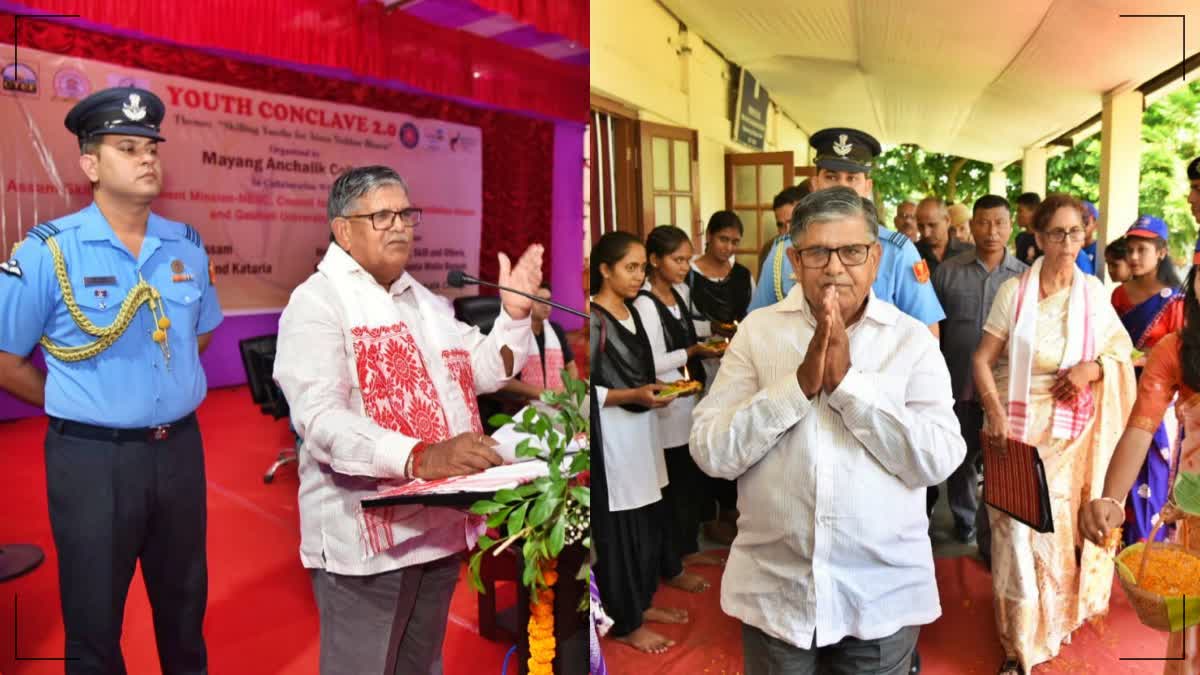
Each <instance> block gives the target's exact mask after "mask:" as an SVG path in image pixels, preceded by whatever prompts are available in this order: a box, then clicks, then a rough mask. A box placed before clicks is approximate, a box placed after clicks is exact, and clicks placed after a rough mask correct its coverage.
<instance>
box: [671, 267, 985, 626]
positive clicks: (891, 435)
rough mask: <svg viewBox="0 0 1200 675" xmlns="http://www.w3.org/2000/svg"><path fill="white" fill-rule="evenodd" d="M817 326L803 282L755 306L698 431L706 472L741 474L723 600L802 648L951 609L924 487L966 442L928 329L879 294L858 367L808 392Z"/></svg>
mask: <svg viewBox="0 0 1200 675" xmlns="http://www.w3.org/2000/svg"><path fill="white" fill-rule="evenodd" d="M815 330H816V321H815V319H814V316H813V313H812V311H811V310H810V308H809V306H808V303H807V301H806V300H805V298H804V295H803V290H802V288H801V287H800V286H799V285H797V286H796V287H795V288H793V289H792V291H791V292H790V293H789V294H788V296H787V297H786V298H785V299H784V300H783V301H782V302H780V303H778V304H775V305H772V306H770V307H765V308H762V309H759V310H757V311H755V312H752V313H751V314H750V315H749V316H748V317H747V318H746V320H745V321H744V322H743V323H742V324H741V326H740V330H739V331H738V333H737V336H736V337H735V338H734V339H733V341H732V343H731V344H730V346H729V349H728V350H727V352H726V354H725V356H724V358H723V359H722V360H721V366H720V369H719V371H718V372H717V377H716V380H715V381H714V383H713V386H712V389H711V391H710V392H709V393H708V395H707V396H706V397H705V398H704V399H703V400H702V401H701V402H700V403H699V404H698V405H697V407H696V410H695V419H694V424H693V427H692V435H691V451H692V456H693V457H694V458H695V460H696V462H697V464H698V465H699V466H700V468H701V469H702V470H704V471H705V472H706V473H708V474H710V475H712V476H716V477H719V478H727V479H736V480H737V481H738V510H739V512H740V514H741V515H740V517H739V519H738V534H737V539H736V540H735V541H734V543H733V547H732V549H731V551H730V555H729V559H728V563H727V564H726V567H725V573H724V578H723V580H722V588H721V607H722V609H723V610H724V611H725V613H727V614H729V615H731V616H734V617H737V618H738V619H740V620H742V621H743V622H745V623H747V624H750V625H752V626H755V627H757V628H759V629H760V630H762V631H764V632H766V633H767V634H769V635H772V636H774V637H776V638H779V639H781V640H784V641H786V642H788V643H790V644H792V645H795V646H797V647H800V648H803V649H808V648H810V647H812V645H813V644H814V640H815V644H816V645H817V646H819V647H820V646H826V645H830V644H834V643H836V642H838V641H839V640H841V639H842V638H844V637H847V636H853V637H856V638H859V639H863V640H871V639H877V638H881V637H886V636H888V635H891V634H893V633H895V632H896V631H897V630H899V629H901V628H903V627H905V626H914V625H923V624H927V623H930V622H932V621H934V620H935V619H937V617H938V616H940V614H941V606H940V604H939V602H938V592H937V584H936V581H935V579H934V570H933V554H932V549H931V544H930V540H929V535H928V526H929V523H928V519H927V517H926V514H925V488H926V487H927V486H930V485H936V484H938V483H940V482H942V481H943V480H945V479H946V477H947V476H949V475H950V473H951V472H952V471H953V470H954V469H955V468H957V467H958V465H959V464H960V463H961V462H962V460H963V457H964V455H965V453H966V446H965V444H964V443H963V439H962V437H961V435H960V432H959V426H958V421H957V419H956V418H955V416H954V412H953V403H954V402H953V399H952V397H951V391H950V376H949V373H948V372H947V370H946V363H945V361H944V360H943V359H942V354H941V352H940V351H939V349H938V343H937V341H936V340H935V339H934V338H933V336H932V335H931V334H930V332H929V329H928V328H927V327H925V326H924V325H922V324H921V323H919V322H918V321H916V320H915V319H912V318H910V317H908V316H906V315H904V314H903V313H901V312H900V311H899V310H898V309H896V307H894V306H892V305H890V304H888V303H886V302H884V301H882V300H879V299H878V298H876V297H875V295H874V293H872V294H871V296H870V297H869V299H868V302H867V308H866V311H865V312H864V315H863V317H862V318H861V319H860V320H859V321H858V322H856V323H855V324H854V325H852V326H850V327H849V328H848V334H849V339H850V370H849V372H848V373H847V374H846V376H845V378H844V379H843V380H842V382H841V385H840V386H839V387H838V388H837V389H836V390H834V391H833V392H832V393H831V394H828V395H827V394H824V393H821V394H818V395H817V396H816V397H814V398H813V399H812V400H809V399H808V398H807V397H806V396H805V395H804V393H803V391H802V390H801V389H800V385H799V383H798V382H797V379H796V369H797V368H798V367H799V365H800V363H801V362H802V361H803V360H804V354H805V350H806V349H807V347H808V343H809V341H810V340H811V339H812V336H813V334H814V332H815Z"/></svg>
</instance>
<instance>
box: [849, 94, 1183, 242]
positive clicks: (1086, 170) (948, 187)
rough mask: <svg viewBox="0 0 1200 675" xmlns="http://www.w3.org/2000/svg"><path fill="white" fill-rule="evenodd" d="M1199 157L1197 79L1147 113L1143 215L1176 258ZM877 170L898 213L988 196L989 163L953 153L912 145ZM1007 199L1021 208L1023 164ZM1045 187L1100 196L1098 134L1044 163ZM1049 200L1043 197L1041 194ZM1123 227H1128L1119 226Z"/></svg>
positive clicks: (884, 158) (1012, 174) (1013, 168)
mask: <svg viewBox="0 0 1200 675" xmlns="http://www.w3.org/2000/svg"><path fill="white" fill-rule="evenodd" d="M1197 155H1200V81H1192V82H1191V84H1189V85H1188V86H1186V87H1182V88H1180V89H1178V90H1177V91H1175V92H1172V93H1171V94H1170V95H1168V96H1166V97H1164V98H1162V99H1160V100H1159V101H1156V102H1155V103H1154V105H1151V106H1150V107H1149V108H1147V109H1146V112H1145V114H1144V115H1143V116H1142V161H1141V167H1140V168H1141V181H1140V185H1139V195H1138V212H1139V214H1148V215H1153V216H1158V217H1160V218H1162V219H1163V220H1165V221H1166V222H1167V225H1168V227H1169V228H1170V232H1171V240H1170V244H1171V255H1172V256H1173V257H1174V258H1176V259H1177V260H1183V261H1189V260H1190V259H1191V251H1192V248H1193V246H1195V243H1196V238H1197V227H1196V221H1195V219H1194V218H1192V215H1191V210H1190V209H1189V208H1188V204H1187V193H1188V181H1187V174H1186V173H1185V169H1186V167H1187V162H1188V161H1190V160H1191V158H1193V157H1195V156H1197ZM957 164H961V165H962V167H961V169H960V170H959V172H958V175H957V181H955V184H954V185H952V184H951V180H950V176H951V172H952V170H953V168H954V167H955V166H956V165H957ZM877 166H878V167H879V168H878V169H877V170H876V171H875V172H872V177H873V178H874V179H875V190H876V192H877V194H878V196H879V197H880V198H881V199H882V200H883V202H884V203H885V204H887V205H888V207H889V209H891V210H893V212H894V208H895V205H896V204H898V203H899V202H901V201H904V200H905V199H913V198H920V197H923V196H925V195H934V196H938V197H941V198H943V199H948V200H951V201H958V202H962V203H965V204H970V203H971V202H973V201H974V200H975V199H976V198H978V197H979V196H981V195H983V194H985V193H986V192H987V183H988V172H990V171H991V166H990V165H988V164H984V163H981V162H975V161H971V160H964V159H962V158H959V157H954V156H952V155H942V154H938V153H927V152H925V151H923V150H921V149H920V148H918V147H916V146H912V145H901V146H898V147H896V148H892V149H891V150H889V151H887V152H885V153H884V154H883V155H881V156H880V159H879V162H878V163H877ZM1005 174H1006V175H1007V177H1008V195H1007V196H1008V199H1009V201H1010V202H1012V203H1013V204H1015V203H1016V200H1017V196H1018V195H1020V194H1021V192H1022V190H1021V163H1020V162H1013V163H1012V164H1010V165H1008V166H1007V167H1005ZM1046 187H1047V188H1048V190H1049V191H1050V192H1067V193H1070V194H1073V195H1075V196H1077V197H1080V198H1082V199H1087V200H1090V201H1093V202H1095V201H1098V200H1099V197H1100V135H1099V134H1096V135H1093V136H1090V137H1088V138H1087V139H1085V140H1083V141H1082V142H1080V143H1079V144H1078V145H1076V146H1075V147H1073V148H1071V149H1069V150H1067V151H1066V152H1064V153H1062V154H1059V155H1057V156H1055V157H1052V158H1050V160H1049V161H1048V162H1047V163H1046ZM1043 196H1045V195H1043ZM1115 225H1116V226H1117V227H1119V228H1121V229H1124V227H1125V226H1124V225H1121V224H1115Z"/></svg>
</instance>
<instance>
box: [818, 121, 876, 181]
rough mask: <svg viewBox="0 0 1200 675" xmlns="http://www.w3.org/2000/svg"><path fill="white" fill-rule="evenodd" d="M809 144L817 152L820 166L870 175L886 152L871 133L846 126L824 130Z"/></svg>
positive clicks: (832, 169)
mask: <svg viewBox="0 0 1200 675" xmlns="http://www.w3.org/2000/svg"><path fill="white" fill-rule="evenodd" d="M808 144H809V145H811V146H812V147H813V149H814V150H816V151H817V156H816V165H817V167H819V168H822V169H829V170H831V171H851V172H854V173H869V172H870V171H871V164H872V163H873V162H874V161H875V157H876V156H878V155H879V153H880V152H882V151H883V148H881V147H880V146H879V141H877V140H875V137H874V136H872V135H871V134H868V133H867V132H865V131H859V130H858V129H849V128H845V127H834V128H832V129H822V130H820V131H818V132H816V133H815V134H813V135H812V137H810V138H809V139H808Z"/></svg>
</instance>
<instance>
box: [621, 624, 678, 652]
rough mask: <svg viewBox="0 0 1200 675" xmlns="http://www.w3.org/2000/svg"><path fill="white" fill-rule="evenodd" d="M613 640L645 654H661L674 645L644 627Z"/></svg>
mask: <svg viewBox="0 0 1200 675" xmlns="http://www.w3.org/2000/svg"><path fill="white" fill-rule="evenodd" d="M613 639H614V640H616V641H617V642H623V643H625V644H627V645H629V646H630V647H633V648H634V649H636V650H638V651H639V652H642V653H645V654H662V653H663V652H665V651H667V649H668V648H670V647H672V646H673V645H674V644H675V641H674V640H671V639H668V638H666V637H664V636H662V635H659V634H658V633H655V632H654V631H652V630H650V629H649V628H646V627H645V626H640V627H639V628H638V629H637V630H635V631H633V632H632V633H630V634H629V635H624V636H621V637H614V638H613Z"/></svg>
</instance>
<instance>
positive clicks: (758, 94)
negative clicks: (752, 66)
mask: <svg viewBox="0 0 1200 675" xmlns="http://www.w3.org/2000/svg"><path fill="white" fill-rule="evenodd" d="M770 105H771V97H770V96H768V95H767V90H766V88H765V87H763V86H762V85H761V84H759V83H758V80H756V79H755V78H754V76H753V75H751V74H750V71H748V70H746V69H745V68H742V69H741V76H740V77H739V78H738V92H737V106H736V107H735V108H734V114H733V140H735V141H737V142H738V143H742V144H743V145H748V146H750V147H752V148H754V149H755V150H762V149H763V148H764V147H766V140H767V109H768V107H769V106H770Z"/></svg>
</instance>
